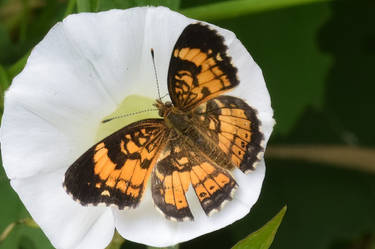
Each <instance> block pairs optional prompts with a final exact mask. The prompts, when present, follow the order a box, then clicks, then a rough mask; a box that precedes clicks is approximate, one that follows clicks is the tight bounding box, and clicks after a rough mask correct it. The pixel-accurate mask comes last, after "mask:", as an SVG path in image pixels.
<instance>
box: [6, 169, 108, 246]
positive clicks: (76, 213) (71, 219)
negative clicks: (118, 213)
mask: <svg viewBox="0 0 375 249" xmlns="http://www.w3.org/2000/svg"><path fill="white" fill-rule="evenodd" d="M64 173H65V171H62V170H59V171H55V172H53V173H49V174H43V175H39V176H34V177H28V178H23V179H15V180H11V185H12V187H13V188H14V189H15V190H16V191H17V193H18V195H19V197H20V198H21V199H22V201H23V203H24V204H25V206H26V208H27V210H28V211H29V212H30V214H31V216H32V217H33V219H34V220H35V221H36V222H37V223H38V224H39V225H40V227H41V228H42V229H43V231H44V232H45V233H46V235H47V237H48V238H49V239H50V241H51V243H52V244H53V245H54V246H55V247H56V248H66V249H71V248H80V249H86V248H87V249H95V248H98V249H99V248H104V247H105V246H106V245H107V244H108V243H109V242H110V241H111V239H112V236H113V232H114V223H113V216H112V213H111V211H110V209H108V208H104V207H83V206H81V205H80V204H78V203H76V202H74V201H73V200H72V198H71V197H70V196H68V195H67V194H66V193H65V191H64V189H63V187H62V185H61V183H62V179H63V176H64Z"/></svg>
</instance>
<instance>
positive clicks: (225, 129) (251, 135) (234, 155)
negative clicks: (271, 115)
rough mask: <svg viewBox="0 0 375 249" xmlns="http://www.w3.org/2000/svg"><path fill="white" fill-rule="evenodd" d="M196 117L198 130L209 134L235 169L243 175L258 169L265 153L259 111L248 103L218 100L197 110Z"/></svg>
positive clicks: (234, 99) (215, 99) (234, 98)
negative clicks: (257, 166)
mask: <svg viewBox="0 0 375 249" xmlns="http://www.w3.org/2000/svg"><path fill="white" fill-rule="evenodd" d="M194 117H195V118H194V120H195V121H194V123H195V124H196V125H195V127H196V128H197V129H200V131H201V133H202V134H207V135H208V137H209V139H211V140H213V142H214V144H217V145H218V146H219V148H220V149H221V150H222V151H223V152H224V153H226V154H227V155H228V158H231V161H232V163H233V164H234V165H235V166H237V167H238V168H240V170H241V171H243V172H244V173H247V172H249V171H251V170H254V169H255V165H256V163H257V162H258V161H259V160H260V158H261V155H262V153H263V151H264V147H263V146H264V145H263V141H264V137H263V134H262V132H261V130H260V120H259V119H258V117H257V113H256V111H255V110H254V109H253V108H251V107H250V106H249V105H248V104H246V102H245V101H243V100H241V99H239V98H236V97H232V96H219V97H217V98H214V99H211V100H209V101H208V102H206V103H203V104H202V105H200V106H199V107H198V108H196V109H195V110H194Z"/></svg>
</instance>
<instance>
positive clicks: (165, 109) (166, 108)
mask: <svg viewBox="0 0 375 249" xmlns="http://www.w3.org/2000/svg"><path fill="white" fill-rule="evenodd" d="M154 106H155V107H156V108H158V110H159V116H160V117H163V118H164V117H166V116H168V114H169V113H170V112H171V111H172V108H173V104H172V102H170V101H167V102H165V103H163V102H162V101H161V100H160V99H157V100H156V102H155V103H154Z"/></svg>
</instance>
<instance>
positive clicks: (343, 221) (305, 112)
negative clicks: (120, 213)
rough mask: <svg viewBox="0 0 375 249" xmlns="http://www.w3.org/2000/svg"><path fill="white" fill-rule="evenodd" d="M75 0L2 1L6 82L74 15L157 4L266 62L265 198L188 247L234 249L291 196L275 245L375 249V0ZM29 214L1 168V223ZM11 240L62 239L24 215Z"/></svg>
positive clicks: (23, 248) (41, 243)
mask: <svg viewBox="0 0 375 249" xmlns="http://www.w3.org/2000/svg"><path fill="white" fill-rule="evenodd" d="M74 3H75V1H64V0H0V65H1V66H0V83H1V88H2V92H3V91H4V89H6V87H7V86H8V85H9V84H10V82H11V79H12V78H13V77H14V75H16V74H17V73H18V72H19V70H20V69H22V66H23V63H24V60H22V58H23V57H24V56H25V55H26V54H27V53H28V52H29V51H30V50H31V48H32V47H33V46H35V45H36V44H37V43H38V42H39V41H40V40H41V39H42V37H43V36H44V35H45V34H46V32H47V31H48V30H49V29H50V28H51V27H52V26H53V25H54V24H55V23H56V22H58V21H60V20H62V19H63V17H64V16H65V15H66V14H67V13H72V12H77V11H81V10H86V11H99V10H106V9H110V8H128V7H131V6H135V5H145V4H149V3H151V4H154V5H157V4H162V5H167V6H169V7H171V8H173V9H176V10H178V11H180V12H181V13H184V14H186V15H188V16H190V17H192V18H197V19H200V20H203V21H209V22H211V23H214V24H217V25H219V26H221V27H223V28H227V29H230V30H232V31H234V32H235V33H236V35H237V37H238V38H239V39H240V40H241V41H242V43H243V44H244V45H245V46H246V47H247V49H248V50H249V51H250V53H251V54H252V56H253V57H254V59H255V61H256V62H257V63H258V64H259V65H260V67H261V68H262V70H263V74H264V77H265V79H266V82H267V86H268V88H269V91H270V95H271V98H272V106H273V108H274V110H275V119H276V121H277V125H276V126H275V129H274V132H273V135H272V137H271V140H270V142H269V146H268V148H267V149H268V150H267V152H266V165H267V172H266V178H265V181H264V185H263V190H262V194H261V197H260V199H259V201H258V203H257V204H256V205H255V206H254V208H253V210H252V211H251V213H250V214H249V215H248V216H246V217H245V218H244V219H242V220H240V221H238V222H236V223H234V224H233V225H231V226H228V227H226V228H224V229H222V230H219V231H217V232H214V233H210V234H207V235H204V236H201V237H199V238H197V239H194V240H192V241H189V242H185V243H182V244H181V245H180V248H182V249H185V248H230V247H232V246H233V245H234V244H235V243H236V242H237V241H239V240H240V239H242V238H244V237H245V236H247V235H248V234H249V233H251V232H253V231H255V230H256V229H258V228H259V227H261V226H262V225H263V224H264V223H265V222H267V221H268V220H269V219H270V218H271V217H272V216H274V215H275V214H276V213H277V212H278V211H279V210H280V209H281V208H282V206H283V205H285V204H287V205H288V211H287V213H286V215H285V217H284V220H283V222H282V224H281V226H280V229H279V231H278V233H277V235H276V238H275V241H274V243H273V245H272V246H271V248H272V249H375V149H374V141H375V132H374V129H375V118H374V114H375V111H374V109H375V104H374V95H375V1H374V0H360V1H344V0H343V1H324V0H318V1H316V0H303V1H298V0H277V1H275V0H263V1H261V0H238V1H220V2H218V1H212V0H203V1H202V0H199V1H198V0H191V1H181V2H180V1H174V0H165V1H163V0H160V1H135V0H132V1H131V0H102V1H98V0H96V1H95V0H78V8H77V6H76V5H75V4H74ZM207 5H209V7H207ZM201 6H204V9H203V10H204V11H202V8H201ZM1 108H2V106H1ZM27 216H28V214H27V211H26V210H25V208H24V207H23V205H22V203H21V202H20V200H19V199H18V197H17V194H16V193H15V192H14V191H13V190H12V188H11V187H10V185H9V181H8V179H7V177H6V176H5V174H4V171H3V169H2V167H0V233H1V231H3V230H4V229H5V228H6V227H7V226H8V225H9V224H10V223H11V222H14V221H17V220H19V219H21V218H24V217H27ZM0 248H6V249H16V248H17V249H37V248H41V249H44V248H52V246H51V245H50V244H49V242H48V240H47V239H46V238H45V236H44V235H43V233H42V232H41V231H40V230H38V229H35V228H30V227H26V226H24V225H19V226H16V228H15V229H14V231H12V233H11V234H10V235H9V237H8V238H7V239H6V240H5V241H4V243H2V244H1V245H0ZM122 248H144V246H142V245H137V244H135V243H131V242H128V241H127V242H125V243H124V245H123V247H122Z"/></svg>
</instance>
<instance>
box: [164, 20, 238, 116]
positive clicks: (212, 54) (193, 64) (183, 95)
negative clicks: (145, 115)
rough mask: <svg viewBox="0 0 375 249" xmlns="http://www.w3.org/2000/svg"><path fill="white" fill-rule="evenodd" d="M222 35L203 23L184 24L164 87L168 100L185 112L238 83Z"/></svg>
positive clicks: (173, 52) (235, 70) (235, 71)
mask: <svg viewBox="0 0 375 249" xmlns="http://www.w3.org/2000/svg"><path fill="white" fill-rule="evenodd" d="M236 74H237V69H236V68H235V67H234V66H233V65H232V63H231V59H230V57H229V56H228V55H227V47H226V46H225V44H224V38H223V37H222V36H221V35H219V34H218V33H217V32H216V31H215V30H212V29H210V28H209V27H208V26H207V25H203V24H201V23H195V24H190V25H188V26H187V27H186V28H185V29H184V30H183V32H182V33H181V35H180V37H179V39H178V40H177V42H176V45H175V47H174V49H173V51H172V56H171V61H170V64H169V71H168V91H169V95H170V97H171V100H172V103H173V104H174V106H175V107H177V108H178V109H180V110H182V111H184V112H187V111H189V110H191V109H192V108H193V107H195V106H197V105H199V104H200V103H203V102H205V101H207V100H209V99H212V98H214V97H215V96H218V95H219V94H222V93H223V92H225V91H228V90H230V89H232V88H233V87H235V86H236V85H238V84H239V81H238V79H237V76H236Z"/></svg>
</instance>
